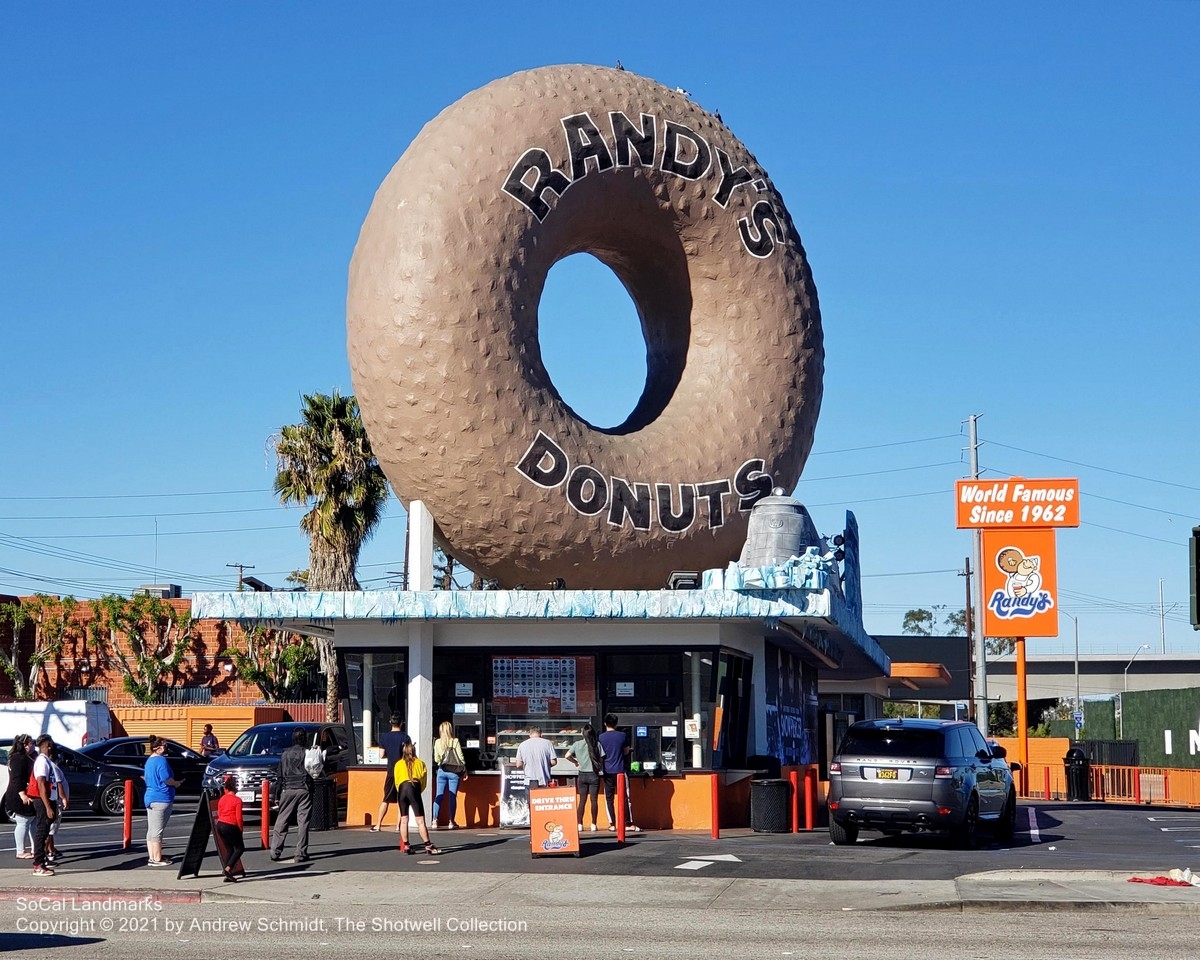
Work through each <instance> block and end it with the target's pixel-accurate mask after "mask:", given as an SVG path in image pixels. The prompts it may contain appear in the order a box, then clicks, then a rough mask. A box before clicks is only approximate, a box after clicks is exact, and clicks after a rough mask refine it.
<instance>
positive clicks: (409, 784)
mask: <svg viewBox="0 0 1200 960" xmlns="http://www.w3.org/2000/svg"><path fill="white" fill-rule="evenodd" d="M392 775H393V776H394V777H395V779H396V796H397V805H398V806H399V807H400V851H401V852H402V853H412V852H413V851H412V847H411V846H410V845H409V842H408V813H409V811H410V810H411V811H412V815H413V817H414V818H415V819H416V821H417V830H418V832H419V833H420V834H421V839H422V840H424V841H425V852H426V853H427V854H429V855H430V856H437V855H438V854H439V853H441V852H442V851H441V850H439V849H438V848H437V847H435V846H434V845H433V844H432V843H431V842H430V840H429V828H428V827H427V826H426V825H425V804H424V803H423V802H422V801H421V792H422V791H423V790H424V789H425V785H426V784H427V783H428V782H429V770H428V769H427V768H426V767H425V762H424V761H423V760H422V759H421V758H420V757H418V756H417V750H416V747H414V746H413V743H412V741H411V740H409V741H408V742H407V743H405V744H404V747H403V749H402V750H401V753H400V759H399V760H397V761H396V766H395V767H393V768H392Z"/></svg>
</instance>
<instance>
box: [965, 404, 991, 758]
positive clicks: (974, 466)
mask: <svg viewBox="0 0 1200 960" xmlns="http://www.w3.org/2000/svg"><path fill="white" fill-rule="evenodd" d="M976 420H978V417H977V416H976V415H975V414H971V416H970V417H969V418H968V419H967V423H968V426H969V437H970V443H971V479H972V480H978V479H979V436H978V434H977V433H976V430H975V421H976ZM971 537H972V539H973V541H974V552H975V569H976V570H980V569H982V566H983V559H982V558H983V537H982V531H980V530H979V529H978V528H976V529H975V530H972V531H971ZM976 580H977V582H976V584H975V596H976V604H977V606H976V607H975V609H976V610H978V611H979V612H980V614H981V616H980V623H979V628H978V629H977V630H976V631H975V723H976V725H977V726H978V727H979V732H980V733H982V734H983V735H984V736H985V737H986V736H987V735H988V699H987V643H986V641H985V639H984V636H983V620H982V613H983V578H982V577H977V578H976Z"/></svg>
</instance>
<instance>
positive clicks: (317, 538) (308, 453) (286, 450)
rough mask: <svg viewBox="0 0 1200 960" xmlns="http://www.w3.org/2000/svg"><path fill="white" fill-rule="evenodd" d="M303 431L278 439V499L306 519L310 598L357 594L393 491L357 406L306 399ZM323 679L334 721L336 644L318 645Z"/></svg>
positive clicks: (292, 429)
mask: <svg viewBox="0 0 1200 960" xmlns="http://www.w3.org/2000/svg"><path fill="white" fill-rule="evenodd" d="M300 416H301V421H300V423H296V424H292V425H290V426H286V427H283V428H282V429H281V430H280V431H279V435H278V436H277V437H275V438H274V449H275V457H276V461H277V463H276V473H275V493H276V494H277V495H278V497H279V499H280V501H281V502H282V503H284V504H302V505H304V506H306V507H307V508H308V511H307V512H306V513H305V514H304V516H303V517H301V518H300V529H301V530H303V531H304V533H305V535H306V536H307V537H308V579H307V582H306V586H307V588H308V589H309V590H358V589H359V583H358V578H357V577H356V576H355V568H356V567H357V566H358V555H359V552H360V551H361V550H362V546H363V544H364V543H366V542H367V540H369V539H370V537H371V535H372V534H373V533H374V532H375V529H376V527H378V526H379V521H380V520H381V519H382V518H383V508H384V504H385V503H386V502H387V499H388V485H387V480H386V479H385V478H384V475H383V470H382V469H381V468H380V466H379V461H378V460H376V458H375V454H374V453H373V452H372V450H371V442H370V440H368V439H367V432H366V429H365V428H364V427H363V423H362V417H361V416H360V415H359V410H358V401H357V400H356V399H355V398H354V397H353V396H348V397H343V396H342V395H341V394H339V393H338V392H337V391H336V390H335V391H334V392H333V394H332V395H327V394H323V393H314V394H311V395H306V396H304V397H302V398H301V408H300ZM314 642H315V643H316V647H317V653H318V655H319V657H320V660H321V669H322V672H323V673H324V674H325V689H326V697H325V713H326V717H327V719H328V720H329V721H331V722H332V721H333V720H334V719H335V718H336V717H337V706H338V677H337V658H336V657H335V656H334V650H333V642H332V640H330V639H328V638H324V637H322V638H316V639H315V641H314Z"/></svg>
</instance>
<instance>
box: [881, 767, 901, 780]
mask: <svg viewBox="0 0 1200 960" xmlns="http://www.w3.org/2000/svg"><path fill="white" fill-rule="evenodd" d="M875 779H876V780H899V779H900V771H899V770H897V769H896V768H895V767H880V768H878V769H877V770H876V771H875Z"/></svg>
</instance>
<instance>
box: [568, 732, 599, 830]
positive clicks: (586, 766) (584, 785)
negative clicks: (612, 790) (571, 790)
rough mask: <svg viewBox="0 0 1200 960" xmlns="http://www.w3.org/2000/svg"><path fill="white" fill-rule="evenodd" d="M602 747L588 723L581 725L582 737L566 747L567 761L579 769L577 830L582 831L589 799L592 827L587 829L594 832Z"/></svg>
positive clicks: (577, 779)
mask: <svg viewBox="0 0 1200 960" xmlns="http://www.w3.org/2000/svg"><path fill="white" fill-rule="evenodd" d="M604 756H605V754H604V747H603V746H601V744H600V740H599V738H598V737H597V736H596V728H595V727H593V726H592V725H591V724H590V723H585V724H584V725H583V736H582V737H580V738H579V739H578V740H576V741H575V742H574V743H573V744H571V745H570V746H569V747H567V759H568V760H570V761H571V762H572V763H573V764H575V766H577V767H578V768H579V776H578V777H577V778H576V787H577V789H578V790H579V810H578V811H577V812H576V816H577V819H578V820H579V829H580V830H581V831H582V830H583V812H584V808H585V806H586V805H587V801H588V799H589V798H590V799H591V801H592V825H591V827H589V828H588V829H589V830H590V831H591V832H592V833H595V832H596V820H597V817H598V814H599V812H600V773H601V771H602V770H603V769H604Z"/></svg>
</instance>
